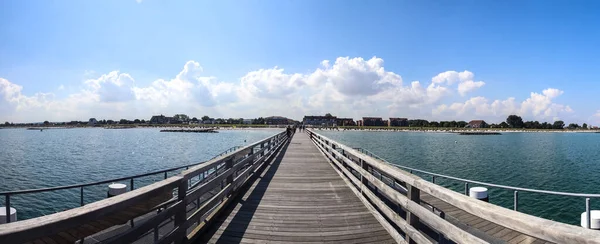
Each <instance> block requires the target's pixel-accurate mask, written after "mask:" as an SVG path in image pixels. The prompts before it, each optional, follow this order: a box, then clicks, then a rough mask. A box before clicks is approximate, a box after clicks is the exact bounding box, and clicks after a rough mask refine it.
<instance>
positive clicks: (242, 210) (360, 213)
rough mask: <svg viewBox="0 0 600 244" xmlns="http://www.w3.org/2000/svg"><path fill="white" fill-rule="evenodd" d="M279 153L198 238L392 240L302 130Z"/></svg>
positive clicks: (240, 240) (210, 240) (214, 240)
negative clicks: (280, 154)
mask: <svg viewBox="0 0 600 244" xmlns="http://www.w3.org/2000/svg"><path fill="white" fill-rule="evenodd" d="M282 154H283V155H282V157H281V158H278V159H276V160H275V162H273V163H272V164H271V165H270V166H269V167H268V168H267V169H266V170H265V172H264V173H263V174H262V175H261V177H260V178H259V179H258V180H256V181H255V182H253V184H252V185H251V186H250V187H249V188H248V189H247V190H246V192H244V193H243V195H241V196H240V197H239V198H238V199H237V202H236V203H234V204H231V205H230V206H229V207H228V209H226V211H225V213H224V214H222V215H221V216H220V217H219V219H218V220H217V221H216V222H215V223H214V224H213V225H212V226H211V229H210V230H209V231H208V232H207V233H206V234H205V235H204V236H202V237H201V238H200V239H199V241H198V243H231V242H235V243H265V242H268V243H290V242H328V243H394V240H393V239H392V237H391V236H390V235H389V234H388V232H387V231H386V230H385V229H384V228H383V227H382V226H381V224H380V223H379V222H378V221H377V220H376V219H375V217H374V216H373V215H372V214H371V212H370V211H369V210H368V209H367V208H366V207H365V206H364V205H363V203H362V202H361V201H360V200H359V199H358V197H357V196H356V195H355V194H354V193H353V192H352V191H351V190H350V188H349V187H348V186H347V185H346V183H345V182H344V180H343V179H342V178H340V176H339V175H338V174H337V173H336V172H335V171H334V169H333V168H332V166H331V165H330V164H329V163H328V162H327V161H326V159H325V158H324V157H323V155H322V154H321V153H320V152H319V151H318V150H317V148H316V147H315V145H314V144H313V143H312V142H311V141H310V139H309V137H308V136H307V135H306V134H304V133H297V134H296V135H295V136H294V137H293V139H292V141H291V142H290V144H289V145H288V147H287V150H285V151H283V152H282Z"/></svg>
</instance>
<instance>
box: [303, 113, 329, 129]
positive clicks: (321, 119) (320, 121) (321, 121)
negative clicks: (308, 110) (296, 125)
mask: <svg viewBox="0 0 600 244" xmlns="http://www.w3.org/2000/svg"><path fill="white" fill-rule="evenodd" d="M336 120H337V117H336V116H331V115H329V116H304V118H303V119H302V123H303V124H305V125H314V126H333V125H336V124H337V121H336Z"/></svg>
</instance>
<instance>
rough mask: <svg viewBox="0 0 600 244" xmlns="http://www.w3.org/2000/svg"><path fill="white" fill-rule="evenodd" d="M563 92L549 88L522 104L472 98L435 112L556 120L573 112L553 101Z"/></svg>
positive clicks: (462, 115)
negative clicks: (516, 115) (514, 115)
mask: <svg viewBox="0 0 600 244" xmlns="http://www.w3.org/2000/svg"><path fill="white" fill-rule="evenodd" d="M562 93H563V91H561V90H558V89H555V88H548V89H546V90H543V91H542V94H540V93H536V92H532V93H531V94H530V97H529V98H527V99H525V100H524V101H523V102H521V103H520V104H519V103H517V102H516V99H515V98H512V97H511V98H508V99H506V100H494V101H493V102H491V103H490V101H489V100H488V99H487V98H485V97H480V96H479V97H472V98H470V99H469V100H467V101H465V102H464V103H452V104H450V105H446V104H441V105H438V106H437V107H436V108H435V109H434V110H433V113H434V115H443V114H451V115H457V116H460V117H464V116H469V117H470V119H477V118H502V117H504V116H507V115H510V114H518V115H520V116H524V117H526V118H532V119H533V118H535V119H552V120H556V119H557V118H560V116H561V115H565V114H569V113H572V112H573V109H571V107H569V106H566V105H562V104H557V103H554V102H553V101H552V99H554V98H556V97H558V96H560V95H561V94H562Z"/></svg>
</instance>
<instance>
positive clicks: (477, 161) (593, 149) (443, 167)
mask: <svg viewBox="0 0 600 244" xmlns="http://www.w3.org/2000/svg"><path fill="white" fill-rule="evenodd" d="M317 132H318V133H321V134H322V135H324V136H327V137H329V138H331V139H334V140H336V141H338V142H340V143H343V144H346V145H348V146H351V147H362V148H365V149H368V150H369V151H371V152H373V153H375V154H376V155H378V156H380V157H382V158H384V159H386V160H387V161H389V162H391V163H394V164H399V165H404V166H409V167H413V168H417V169H422V170H426V171H430V172H435V173H441V174H445V175H450V176H456V177H460V178H467V179H472V180H478V181H484V182H489V183H496V184H503V185H510V186H520V187H527V188H535V189H544V190H552V191H566V192H578V193H594V194H599V193H600V134H593V133H504V134H503V135H499V136H461V135H457V134H447V133H443V134H442V133H420V132H363V131H341V132H336V131H317ZM421 177H424V178H425V179H428V180H430V179H431V178H430V177H425V176H421ZM438 182H439V183H440V184H441V185H444V186H446V187H450V188H451V189H454V190H457V191H459V192H464V184H463V183H458V182H453V181H449V180H441V179H436V183H438ZM489 194H490V202H492V203H494V204H498V205H501V206H503V207H506V208H511V209H512V206H513V192H512V191H508V190H500V189H490V192H489ZM592 209H600V199H592ZM519 211H521V212H525V213H529V214H533V215H536V216H540V217H544V218H547V219H552V220H556V221H561V222H564V223H569V224H576V225H578V224H579V221H580V214H581V213H582V212H584V211H585V199H584V198H578V197H561V196H550V195H542V194H536V193H525V192H519Z"/></svg>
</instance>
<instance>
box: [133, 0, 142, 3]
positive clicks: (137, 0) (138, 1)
mask: <svg viewBox="0 0 600 244" xmlns="http://www.w3.org/2000/svg"><path fill="white" fill-rule="evenodd" d="M142 1H143V0H135V2H136V3H142Z"/></svg>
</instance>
